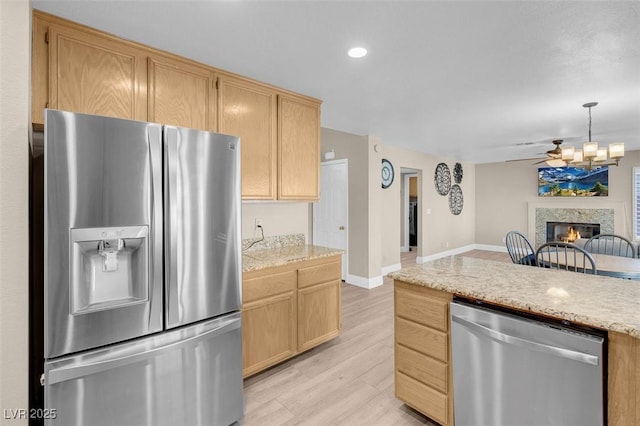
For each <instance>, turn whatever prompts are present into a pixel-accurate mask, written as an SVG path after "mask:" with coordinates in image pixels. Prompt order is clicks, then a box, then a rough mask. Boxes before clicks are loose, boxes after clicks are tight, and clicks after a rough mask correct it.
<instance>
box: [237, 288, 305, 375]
mask: <svg viewBox="0 0 640 426" xmlns="http://www.w3.org/2000/svg"><path fill="white" fill-rule="evenodd" d="M295 306H296V292H295V291H291V292H288V293H284V294H280V295H278V296H273V297H268V298H265V299H260V300H257V301H255V302H251V303H246V304H245V305H243V307H242V345H243V354H242V358H243V368H242V373H243V376H244V377H246V376H249V375H251V374H253V373H255V372H258V371H260V370H264V369H265V368H267V367H269V366H272V365H274V364H277V363H278V362H280V361H282V360H285V359H287V358H289V357H291V356H293V355H294V354H295V353H296V311H295Z"/></svg>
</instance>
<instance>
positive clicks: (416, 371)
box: [395, 345, 448, 393]
mask: <svg viewBox="0 0 640 426" xmlns="http://www.w3.org/2000/svg"><path fill="white" fill-rule="evenodd" d="M395 356H396V369H397V370H398V371H399V372H401V373H404V374H406V375H407V376H410V377H412V378H414V379H416V380H418V381H420V382H422V383H424V384H426V385H429V386H431V387H432V388H435V389H437V390H439V391H440V392H443V393H446V392H447V389H448V380H447V377H448V371H447V364H445V363H443V362H441V361H438V360H435V359H433V358H429V357H428V356H426V355H422V354H421V353H420V352H416V351H414V350H411V349H409V348H406V347H404V346H401V345H396V353H395Z"/></svg>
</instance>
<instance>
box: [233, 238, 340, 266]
mask: <svg viewBox="0 0 640 426" xmlns="http://www.w3.org/2000/svg"><path fill="white" fill-rule="evenodd" d="M339 254H342V250H339V249H334V248H329V247H321V246H313V245H293V246H286V247H281V248H272V249H263V250H251V251H245V252H244V253H242V271H243V272H249V271H258V270H260V269H265V268H271V267H274V266H282V265H287V264H289V263H293V262H300V261H303V260H313V259H319V258H321V257H329V256H336V255H339Z"/></svg>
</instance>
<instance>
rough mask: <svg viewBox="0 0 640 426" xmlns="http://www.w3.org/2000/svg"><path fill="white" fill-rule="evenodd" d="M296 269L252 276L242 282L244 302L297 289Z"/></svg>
mask: <svg viewBox="0 0 640 426" xmlns="http://www.w3.org/2000/svg"><path fill="white" fill-rule="evenodd" d="M295 288H296V271H287V272H282V273H280V274H273V275H267V276H264V277H258V278H251V279H248V280H244V281H243V282H242V302H243V303H247V302H251V301H253V300H257V299H262V298H263V297H268V296H274V295H276V294H281V293H285V292H287V291H292V290H295Z"/></svg>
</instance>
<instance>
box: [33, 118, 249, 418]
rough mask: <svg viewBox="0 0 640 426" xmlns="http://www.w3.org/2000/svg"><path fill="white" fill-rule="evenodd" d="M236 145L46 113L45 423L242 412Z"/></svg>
mask: <svg viewBox="0 0 640 426" xmlns="http://www.w3.org/2000/svg"><path fill="white" fill-rule="evenodd" d="M239 151H240V141H239V139H238V138H237V137H233V136H227V135H220V134H215V133H209V132H203V131H196V130H192V129H183V128H178V127H173V126H163V125H160V124H154V123H144V122H137V121H130V120H122V119H115V118H108V117H101V116H92V115H85V114H75V113H70V112H64V111H57V110H47V111H46V112H45V171H44V176H45V182H44V197H45V200H44V228H45V229H44V236H45V237H44V311H45V312H44V358H45V362H44V375H43V379H42V380H43V386H44V404H45V407H44V408H45V411H44V413H45V414H47V417H49V419H48V421H47V422H46V423H48V424H60V425H172V426H173V425H228V424H231V423H233V422H235V421H238V420H241V419H242V417H243V413H244V399H243V391H242V335H241V320H240V299H241V296H240V295H241V293H240V283H241V257H240V256H241V254H240V247H241V246H240V205H241V204H240V163H239V161H240V160H239V159H240V152H239Z"/></svg>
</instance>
